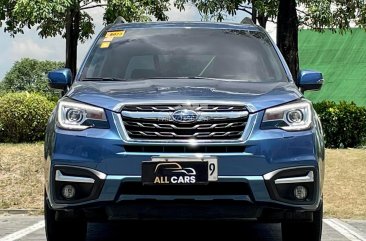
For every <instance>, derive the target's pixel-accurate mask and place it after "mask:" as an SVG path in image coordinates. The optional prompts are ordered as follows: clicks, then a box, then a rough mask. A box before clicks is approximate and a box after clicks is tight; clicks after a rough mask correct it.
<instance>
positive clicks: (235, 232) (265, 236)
mask: <svg viewBox="0 0 366 241" xmlns="http://www.w3.org/2000/svg"><path fill="white" fill-rule="evenodd" d="M126 237H133V238H135V239H136V238H146V237H151V238H153V239H157V240H159V241H165V240H167V241H168V240H169V241H170V240H172V239H184V238H186V239H187V240H190V239H194V238H197V237H202V238H205V239H208V240H209V239H217V238H220V237H225V239H226V240H228V239H232V240H234V239H237V238H238V237H241V238H240V239H241V240H245V241H281V228H280V225H279V224H255V223H244V222H225V221H223V222H218V221H215V222H211V221H209V222H204V221H169V222H168V221H164V222H161V221H147V222H132V223H126V222H118V223H91V224H89V226H88V238H87V241H102V240H103V241H117V240H118V241H120V240H122V239H123V238H126Z"/></svg>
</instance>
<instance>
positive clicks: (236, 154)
mask: <svg viewBox="0 0 366 241" xmlns="http://www.w3.org/2000/svg"><path fill="white" fill-rule="evenodd" d="M116 154H117V155H129V156H162V155H167V154H169V155H172V157H183V158H184V157H191V156H192V154H197V156H198V157H206V156H207V157H212V156H220V157H224V156H236V157H237V156H254V155H253V154H252V153H247V152H224V153H215V152H205V153H183V154H182V153H173V152H172V153H170V152H169V153H166V152H164V153H163V152H117V153H116Z"/></svg>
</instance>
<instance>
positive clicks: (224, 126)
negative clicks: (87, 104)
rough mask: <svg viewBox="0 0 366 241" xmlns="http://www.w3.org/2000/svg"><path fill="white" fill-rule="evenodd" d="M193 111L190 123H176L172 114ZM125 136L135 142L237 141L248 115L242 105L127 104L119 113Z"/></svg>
mask: <svg viewBox="0 0 366 241" xmlns="http://www.w3.org/2000/svg"><path fill="white" fill-rule="evenodd" d="M187 109H189V110H193V111H195V112H196V113H197V119H196V120H195V121H193V122H181V121H178V120H175V119H174V118H173V117H172V116H173V113H175V112H176V111H179V110H187ZM121 116H122V121H123V125H124V128H125V130H126V133H127V134H128V136H129V137H130V138H131V139H135V140H187V141H188V140H192V139H196V140H228V141H230V140H231V141H232V140H240V139H241V138H242V136H243V133H244V130H245V127H246V124H247V121H248V118H249V112H248V111H247V109H246V107H245V106H242V105H237V106H235V105H222V106H221V105H203V104H199V105H192V106H187V105H174V104H171V105H167V104H164V105H146V104H143V105H127V106H124V107H123V108H122V111H121Z"/></svg>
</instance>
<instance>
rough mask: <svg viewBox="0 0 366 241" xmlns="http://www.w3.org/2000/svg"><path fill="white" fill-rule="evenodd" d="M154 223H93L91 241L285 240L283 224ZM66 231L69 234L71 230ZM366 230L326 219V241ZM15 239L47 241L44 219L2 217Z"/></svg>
mask: <svg viewBox="0 0 366 241" xmlns="http://www.w3.org/2000/svg"><path fill="white" fill-rule="evenodd" d="M151 224H152V223H143V224H141V223H139V224H138V225H139V227H138V229H139V230H141V231H142V232H140V233H135V232H134V231H132V230H133V229H132V226H133V225H127V224H123V223H105V224H95V223H93V224H89V226H88V239H87V240H88V241H117V240H121V238H122V237H126V236H127V237H128V236H129V235H133V237H136V238H138V237H139V236H141V237H142V236H143V235H146V233H147V232H149V230H151V232H150V233H151V237H153V236H154V237H155V238H157V237H158V238H159V240H161V241H164V240H170V239H171V238H172V236H164V235H163V232H164V230H169V232H170V233H176V234H177V235H178V236H179V237H182V235H183V236H184V235H187V237H189V236H190V234H195V233H198V234H200V236H201V235H203V236H206V237H207V239H213V238H215V237H220V236H221V235H225V236H226V237H227V238H232V239H234V238H238V237H240V236H242V237H244V238H245V239H244V240H246V241H281V229H280V225H279V224H253V223H244V224H243V223H240V224H234V223H230V226H226V227H225V228H223V225H222V223H210V226H209V227H207V226H206V225H202V222H179V223H177V222H162V223H161V222H159V226H158V227H159V228H160V229H161V230H156V226H157V225H151ZM154 224H156V223H154ZM141 225H142V226H141ZM152 226H154V227H152ZM153 228H154V230H153ZM183 230H186V231H183ZM187 230H189V231H187ZM65 231H66V232H67V230H65ZM182 231H183V232H182ZM365 231H366V221H359V220H338V219H326V220H325V222H324V230H323V239H322V240H323V241H366V236H365ZM70 237H72V234H70ZM155 238H154V239H155ZM15 240H27V241H31V240H34V241H36V240H37V241H45V240H46V237H45V232H44V222H43V217H42V216H36V217H34V216H27V215H9V216H0V241H15ZM70 240H71V239H70Z"/></svg>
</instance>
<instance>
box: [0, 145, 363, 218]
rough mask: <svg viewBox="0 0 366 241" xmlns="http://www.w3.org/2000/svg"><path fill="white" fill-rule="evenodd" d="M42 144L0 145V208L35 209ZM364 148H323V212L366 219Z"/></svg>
mask: <svg viewBox="0 0 366 241" xmlns="http://www.w3.org/2000/svg"><path fill="white" fill-rule="evenodd" d="M43 162H44V160H43V145H42V144H18V145H10V144H0V209H39V210H42V202H43ZM365 177H366V149H339V150H327V151H326V176H325V185H324V200H325V215H326V216H327V217H338V218H354V219H365V218H366V181H365Z"/></svg>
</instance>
